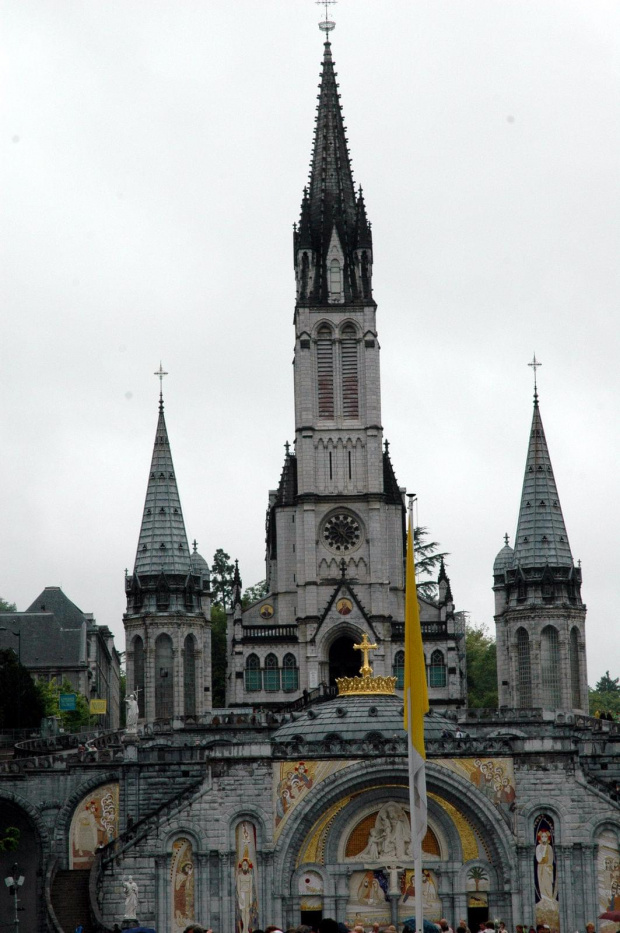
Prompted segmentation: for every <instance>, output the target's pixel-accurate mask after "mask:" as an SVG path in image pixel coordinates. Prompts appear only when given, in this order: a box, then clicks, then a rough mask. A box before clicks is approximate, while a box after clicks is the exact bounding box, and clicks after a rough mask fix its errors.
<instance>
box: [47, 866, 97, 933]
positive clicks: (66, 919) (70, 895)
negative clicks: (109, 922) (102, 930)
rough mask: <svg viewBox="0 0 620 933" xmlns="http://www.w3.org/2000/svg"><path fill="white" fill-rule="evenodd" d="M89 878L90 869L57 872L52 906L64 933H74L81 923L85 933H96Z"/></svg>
mask: <svg viewBox="0 0 620 933" xmlns="http://www.w3.org/2000/svg"><path fill="white" fill-rule="evenodd" d="M89 876H90V870H89V869H85V870H74V871H58V872H56V877H55V878H54V884H53V886H52V906H53V908H54V912H55V914H56V919H57V920H58V923H59V924H60V926H61V927H62V929H63V931H64V933H74V930H75V928H76V927H77V925H78V924H79V923H81V924H82V926H83V927H84V933H95V928H94V926H93V925H92V921H91V915H90V898H89V894H88V880H89Z"/></svg>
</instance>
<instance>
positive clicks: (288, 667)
mask: <svg viewBox="0 0 620 933" xmlns="http://www.w3.org/2000/svg"><path fill="white" fill-rule="evenodd" d="M282 689H283V690H284V692H285V693H290V692H292V691H293V690H298V689H299V668H298V667H297V661H296V659H295V656H294V655H292V654H285V655H284V660H283V661H282Z"/></svg>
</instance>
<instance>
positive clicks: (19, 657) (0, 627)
mask: <svg viewBox="0 0 620 933" xmlns="http://www.w3.org/2000/svg"><path fill="white" fill-rule="evenodd" d="M0 632H9V634H11V635H15V638H17V661H18V663H19V666H20V668H21V666H22V633H21V632H15V631H14V630H13V629H12V628H7V627H6V626H5V625H0ZM20 676H21V670H20ZM20 725H21V690H20V691H19V695H18V697H17V728H18V729H19V727H20Z"/></svg>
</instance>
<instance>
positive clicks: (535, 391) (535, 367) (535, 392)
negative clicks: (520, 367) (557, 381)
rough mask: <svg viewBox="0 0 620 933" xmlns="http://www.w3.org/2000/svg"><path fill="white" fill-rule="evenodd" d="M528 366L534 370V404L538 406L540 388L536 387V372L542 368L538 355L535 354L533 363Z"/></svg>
mask: <svg viewBox="0 0 620 933" xmlns="http://www.w3.org/2000/svg"><path fill="white" fill-rule="evenodd" d="M527 365H528V366H531V367H532V369H533V370H534V404H535V405H538V386H537V385H536V370H537V369H538V367H539V366H542V363H539V362H538V360H537V359H536V354H534V356H533V358H532V362H531V363H528V364H527Z"/></svg>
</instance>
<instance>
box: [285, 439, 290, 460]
mask: <svg viewBox="0 0 620 933" xmlns="http://www.w3.org/2000/svg"><path fill="white" fill-rule="evenodd" d="M284 449H285V451H286V456H287V457H288V455H289V451H290V449H291V445H290V444H289V442H288V441H287V442H286V444H285V445H284Z"/></svg>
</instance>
